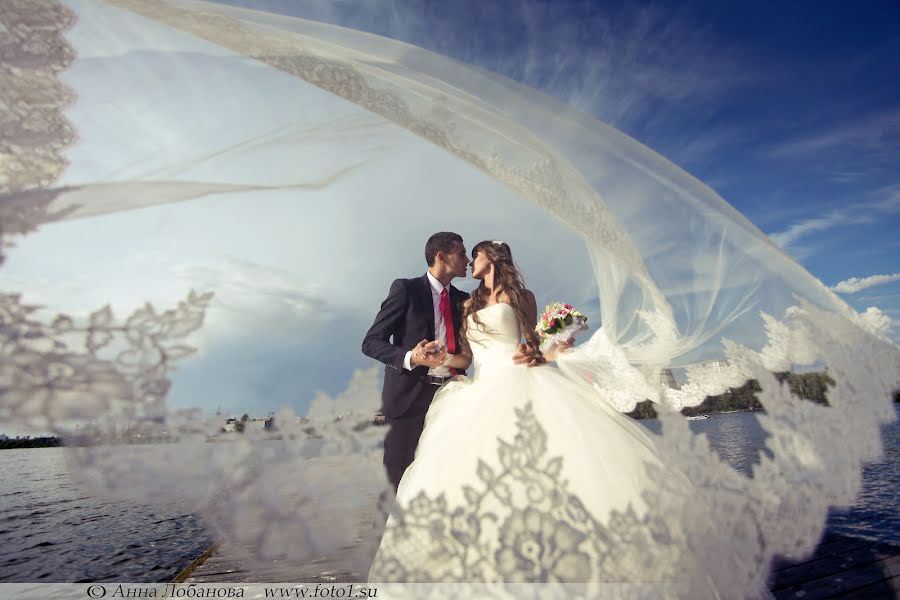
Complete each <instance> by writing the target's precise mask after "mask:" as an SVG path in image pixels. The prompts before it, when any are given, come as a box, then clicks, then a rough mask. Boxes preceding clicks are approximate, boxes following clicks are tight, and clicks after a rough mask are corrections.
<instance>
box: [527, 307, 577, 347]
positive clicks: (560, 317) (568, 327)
mask: <svg viewBox="0 0 900 600" xmlns="http://www.w3.org/2000/svg"><path fill="white" fill-rule="evenodd" d="M587 328H588V326H587V317H586V316H584V314H583V313H581V312H580V311H577V310H575V307H574V306H572V305H571V304H563V303H562V302H554V303H553V304H548V305H547V306H546V308H544V313H543V314H542V315H541V319H540V321H538V324H537V325H536V326H535V328H534V331H535V332H536V333H537V334H538V337H540V338H541V346H540V349H541V352H547V350H549V349H550V348H551V347H552V346H553V345H554V344H562V343H564V342H566V341H567V340H569V338H573V337H575V336H576V335H578V334H579V333H581V332H583V331H586V330H587Z"/></svg>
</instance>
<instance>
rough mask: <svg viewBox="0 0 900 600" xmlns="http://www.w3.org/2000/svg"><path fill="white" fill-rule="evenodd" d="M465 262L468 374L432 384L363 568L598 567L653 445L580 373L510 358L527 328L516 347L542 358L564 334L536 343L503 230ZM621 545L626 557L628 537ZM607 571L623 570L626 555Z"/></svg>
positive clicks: (585, 574) (578, 572) (481, 577)
mask: <svg viewBox="0 0 900 600" xmlns="http://www.w3.org/2000/svg"><path fill="white" fill-rule="evenodd" d="M471 266H472V276H473V277H474V278H476V279H480V280H481V284H480V285H479V286H478V288H477V289H476V290H475V291H474V292H473V293H472V295H471V298H470V299H469V300H468V301H466V304H465V309H464V322H463V325H462V327H463V329H462V331H463V335H462V336H461V337H462V338H463V339H464V341H465V342H464V343H465V345H464V346H463V351H462V352H461V353H460V354H458V355H456V357H455V358H454V363H453V364H454V366H455V367H460V368H466V367H469V366H470V364H473V363H474V367H475V374H474V377H473V378H472V379H466V378H462V377H461V378H459V379H458V380H454V381H451V382H450V383H448V384H446V385H445V386H444V387H443V388H442V389H441V390H439V392H438V393H437V394H436V395H435V397H434V400H433V401H432V404H431V408H430V409H429V411H428V414H427V416H426V418H425V428H424V431H423V433H422V436H421V438H420V441H419V445H418V449H417V450H416V456H415V460H414V461H413V463H412V464H411V465H410V467H409V468H408V469H407V470H406V472H405V474H404V475H403V478H402V480H401V481H400V485H399V487H398V490H397V504H398V505H399V509H400V510H399V511H398V512H397V513H395V514H394V515H392V517H391V518H390V519H389V520H388V523H387V526H386V529H385V533H384V537H383V539H382V542H381V546H380V548H379V550H378V553H377V555H376V558H375V562H374V563H373V566H372V569H371V572H370V574H369V577H370V580H371V581H489V582H496V581H515V582H586V581H596V580H597V579H598V577H599V578H602V576H603V573H602V572H601V570H599V569H598V567H599V565H598V564H597V563H598V560H600V559H602V557H603V555H604V553H606V552H607V551H608V549H609V548H608V547H607V545H608V544H609V542H610V541H611V538H610V536H609V535H603V533H604V531H609V530H611V529H612V528H614V527H615V522H616V521H617V520H618V521H621V520H622V519H624V518H625V517H626V515H627V518H628V519H630V520H634V519H638V520H639V519H641V518H643V517H644V516H645V515H646V513H647V508H648V507H647V505H646V502H645V500H644V499H643V498H642V495H643V492H644V491H646V490H647V489H648V488H649V487H650V485H651V484H652V481H651V479H650V475H649V473H648V471H647V466H648V465H657V466H658V465H659V464H660V460H659V458H658V453H657V450H656V449H655V447H654V443H653V441H652V439H651V438H650V437H649V436H648V434H647V433H645V432H644V430H643V428H642V427H641V426H639V425H637V424H635V423H634V422H633V421H632V420H631V419H630V418H629V417H627V416H625V415H623V414H621V413H620V412H618V411H617V410H616V409H615V408H614V407H613V406H611V405H610V404H609V403H607V402H605V401H604V399H603V398H602V397H600V396H599V395H598V394H597V393H596V392H595V391H594V389H593V388H592V387H591V386H590V385H589V384H588V383H586V382H585V381H579V380H576V379H574V378H568V377H566V376H564V375H563V374H562V373H561V372H560V371H559V370H558V369H556V368H553V367H540V368H529V367H528V366H526V365H524V364H521V363H522V362H523V361H522V360H519V361H516V362H514V360H513V359H511V358H510V357H511V356H513V354H514V353H516V350H517V347H518V346H519V342H520V340H521V339H522V338H523V337H524V339H525V341H526V343H527V348H528V349H527V350H526V351H524V352H520V353H519V355H518V356H519V358H520V359H521V358H522V357H523V356H524V357H528V356H534V357H535V359H536V360H534V361H533V362H537V363H539V364H540V363H543V362H546V361H547V360H553V359H554V358H555V355H556V354H557V353H558V352H560V351H562V352H565V351H567V350H568V345H565V346H557V347H555V348H554V349H552V350H551V351H550V352H548V354H547V355H546V356H543V357H542V356H541V355H540V354H539V353H538V352H537V351H536V348H537V346H538V339H537V335H536V334H535V331H534V327H535V323H536V318H537V315H536V305H535V300H534V295H533V294H532V293H531V292H530V291H529V290H527V289H526V288H525V287H524V284H523V280H522V277H521V275H520V273H519V271H518V269H517V268H516V265H515V264H514V262H513V259H512V254H511V251H510V248H509V246H508V245H507V244H506V243H504V242H497V241H485V242H481V243H479V244H477V245H476V246H475V247H474V248H473V250H472V262H471ZM517 362H518V363H519V364H517ZM616 551H617V552H618V553H619V556H618V557H617V559H616V562H617V563H620V562H621V560H620V559H621V558H622V555H623V554H625V553H626V552H627V551H626V550H625V549H623V548H618V549H616ZM636 566H637V565H634V566H632V568H631V571H633V570H634V568H635V567H636ZM615 573H616V574H615V577H616V578H617V580H619V579H618V578H621V577H626V578H627V577H628V575H629V571H628V570H623V569H622V568H621V565H619V566H617V568H616V570H615ZM645 575H646V576H647V577H651V575H652V578H653V579H654V580H657V581H658V575H659V573H658V572H653V573H652V574H651V573H650V572H647V573H645Z"/></svg>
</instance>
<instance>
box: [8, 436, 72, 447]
mask: <svg viewBox="0 0 900 600" xmlns="http://www.w3.org/2000/svg"><path fill="white" fill-rule="evenodd" d="M60 445H61V444H60V439H59V438H58V437H56V436H46V437H28V438H22V437H20V438H15V439H13V438H6V439H5V440H0V450H13V449H15V448H55V447H57V446H60Z"/></svg>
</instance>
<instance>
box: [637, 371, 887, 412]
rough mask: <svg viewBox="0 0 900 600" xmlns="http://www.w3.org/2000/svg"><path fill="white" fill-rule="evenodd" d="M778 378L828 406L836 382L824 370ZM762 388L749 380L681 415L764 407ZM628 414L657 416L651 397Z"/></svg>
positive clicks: (749, 409) (778, 376) (788, 373)
mask: <svg viewBox="0 0 900 600" xmlns="http://www.w3.org/2000/svg"><path fill="white" fill-rule="evenodd" d="M775 378H776V379H777V380H778V381H779V382H780V383H784V382H787V383H788V385H790V387H791V392H792V393H793V394H794V395H796V396H798V397H800V398H804V399H806V400H809V401H811V402H815V403H816V404H823V405H825V406H828V387H829V386H832V385H834V380H833V379H832V378H831V377H830V376H829V375H828V373H825V372H809V373H791V372H787V371H786V372H783V373H775ZM760 391H762V388H761V387H760V385H759V381H757V380H756V379H750V380H748V381H747V383H745V384H744V385H742V386H741V387H739V388H731V389H729V390H728V391H726V392H725V393H724V394H720V395H718V396H707V397H706V398H705V399H704V400H703V402H702V403H700V404H699V405H697V406H692V407H690V408H685V409H682V411H681V414H683V415H684V416H686V417H692V416H695V415H708V414H713V413H723V412H732V411H751V410H762V409H763V407H762V404H760V402H759V400H757V399H756V394H758V393H759V392H760ZM898 398H900V390H898V391H897V392H895V393H894V401H895V402H897V401H900V400H898ZM628 416H630V417H632V418H634V419H654V418H656V410H654V408H653V403H652V402H651V401H649V400H645V401H644V402H641V403H639V404H638V405H637V406H636V407H635V409H634V410H633V411H631V412H630V413H628Z"/></svg>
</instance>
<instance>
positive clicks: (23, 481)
mask: <svg viewBox="0 0 900 600" xmlns="http://www.w3.org/2000/svg"><path fill="white" fill-rule="evenodd" d="M642 424H644V425H645V426H647V427H648V428H649V429H651V430H656V431H658V430H659V423H658V422H656V421H653V420H648V421H642ZM691 428H692V429H693V430H694V431H695V432H697V433H702V434H705V435H707V436H708V437H709V440H710V444H711V445H712V446H713V447H714V448H715V449H716V450H717V451H718V452H719V453H720V455H721V456H722V458H723V459H724V460H726V461H727V462H728V463H729V464H731V465H732V466H733V467H734V468H735V469H737V470H738V471H740V472H742V473H745V474H746V475H748V476H750V475H751V473H752V467H753V465H754V464H756V463H758V462H759V460H760V453H761V452H763V451H764V450H763V447H764V444H765V439H766V433H765V432H764V431H763V430H762V428H761V427H760V426H759V422H758V420H757V415H756V414H754V413H730V414H722V415H712V416H711V417H710V418H709V419H705V420H700V421H692V422H691ZM883 435H884V438H883V439H884V445H885V458H884V460H883V461H882V462H879V463H877V464H872V465H869V466H867V468H866V470H865V474H864V485H863V490H862V492H861V494H860V497H859V502H858V503H857V505H856V506H855V507H854V508H853V509H851V510H849V511H846V512H840V513H838V512H835V513H833V514H832V515H831V518H830V520H829V527H830V528H831V529H833V530H835V531H838V532H842V533H846V534H849V535H854V536H859V537H865V538H869V539H873V540H880V541H886V542H890V543H893V544H897V545H900V510H898V502H897V500H898V498H897V490H898V483H900V421H897V422H894V423H893V424H891V425H889V426H888V427H886V428H885V429H884V432H883ZM68 452H72V450H71V449H67V448H34V449H21V450H4V451H0V472H2V473H3V474H4V478H3V481H4V483H3V487H2V490H0V581H4V582H22V581H28V582H88V581H130V582H165V581H170V580H171V579H172V578H173V577H174V576H175V575H176V574H177V573H178V572H179V571H180V570H181V569H183V568H184V567H185V566H187V564H188V563H190V561H192V560H193V559H194V558H196V557H197V556H199V555H200V553H202V552H203V551H204V550H205V549H206V548H207V547H208V546H209V544H210V543H211V542H212V539H211V536H210V534H209V533H208V532H207V531H206V530H205V529H204V527H203V523H202V521H201V520H200V519H199V518H198V517H196V516H194V515H191V514H189V513H188V512H186V510H185V509H184V508H183V507H181V506H179V504H178V503H171V504H165V505H155V506H147V505H137V504H133V503H128V502H122V501H110V500H106V499H101V498H97V497H96V496H95V495H93V494H92V493H91V491H90V490H89V489H87V488H86V487H85V486H83V485H82V484H80V483H79V482H78V481H77V480H75V479H74V478H73V477H71V475H70V472H69V465H68V461H67V460H66V454H67V453H68Z"/></svg>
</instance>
